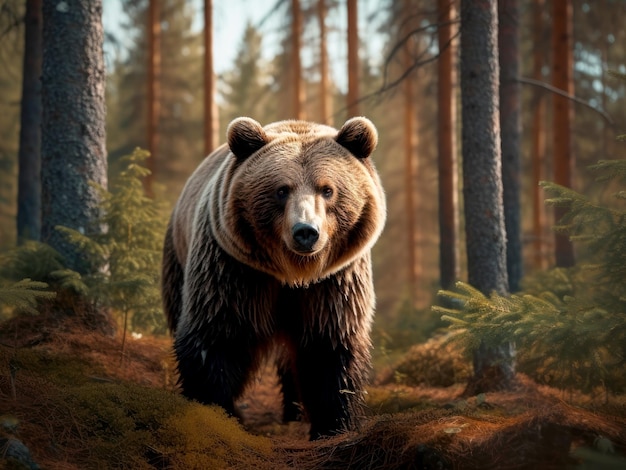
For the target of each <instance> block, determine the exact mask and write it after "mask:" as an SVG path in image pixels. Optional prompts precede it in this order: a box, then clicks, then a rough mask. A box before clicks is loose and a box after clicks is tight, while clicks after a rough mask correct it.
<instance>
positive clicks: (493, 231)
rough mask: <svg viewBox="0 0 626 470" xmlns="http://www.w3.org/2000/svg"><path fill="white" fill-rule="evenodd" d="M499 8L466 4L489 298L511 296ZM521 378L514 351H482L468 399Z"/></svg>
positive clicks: (469, 94) (473, 222) (477, 224)
mask: <svg viewBox="0 0 626 470" xmlns="http://www.w3.org/2000/svg"><path fill="white" fill-rule="evenodd" d="M497 24H498V20H497V7H496V2H494V1H484V0H462V2H461V28H462V30H461V97H462V98H461V101H462V120H463V130H462V140H463V143H462V145H463V196H464V203H465V224H466V229H465V234H466V243H467V268H468V277H469V279H468V280H469V283H470V284H471V285H472V286H474V287H476V288H477V289H479V290H480V291H481V292H483V293H485V294H491V293H492V292H494V291H495V292H497V293H499V294H506V293H507V292H508V278H507V269H506V232H505V228H504V208H503V203H502V193H503V190H502V166H501V153H500V152H501V149H500V119H499V112H498V105H499V103H498V101H499V91H498V81H499V77H498V72H499V67H498V36H497V34H498V33H497ZM514 376H515V365H514V360H513V348H512V346H511V345H509V344H507V345H502V346H501V347H496V348H487V347H485V346H484V345H482V344H481V346H480V347H479V348H478V349H477V350H476V351H474V375H473V377H472V378H471V379H470V381H469V383H468V385H467V389H466V394H470V395H472V394H476V393H480V392H486V391H490V390H498V389H506V388H509V387H510V386H511V385H512V382H513V380H514Z"/></svg>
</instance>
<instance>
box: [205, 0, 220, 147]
mask: <svg viewBox="0 0 626 470" xmlns="http://www.w3.org/2000/svg"><path fill="white" fill-rule="evenodd" d="M217 113H218V108H217V103H216V102H215V74H214V70H213V2H212V0H204V154H205V155H208V154H209V153H211V152H212V151H213V150H215V148H217V145H218V143H217V138H218V134H219V119H218V116H217Z"/></svg>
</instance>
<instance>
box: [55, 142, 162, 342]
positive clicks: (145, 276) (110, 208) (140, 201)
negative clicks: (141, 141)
mask: <svg viewBox="0 0 626 470" xmlns="http://www.w3.org/2000/svg"><path fill="white" fill-rule="evenodd" d="M147 156H148V153H147V152H146V151H143V150H140V149H136V150H135V152H133V154H131V155H129V156H126V157H123V158H122V160H121V161H122V162H123V163H126V164H127V166H126V169H125V170H124V171H122V172H121V173H120V175H119V176H118V178H117V179H116V180H115V181H114V183H113V185H112V190H111V192H108V191H106V190H105V189H104V188H98V190H99V191H100V192H101V194H102V198H103V207H102V209H103V217H102V219H101V220H100V223H101V224H103V225H105V226H106V227H107V228H108V230H107V231H106V232H105V233H102V234H98V235H96V236H92V237H88V236H86V235H83V234H82V233H80V232H78V231H76V230H72V229H68V228H61V230H62V231H63V232H64V233H65V235H66V236H67V238H68V239H69V241H70V242H71V243H73V244H74V245H75V246H77V247H78V248H79V249H81V250H82V251H84V252H85V253H87V254H88V256H89V257H91V258H95V259H98V260H100V262H101V263H103V265H106V266H107V269H106V270H103V271H100V272H98V273H95V274H92V275H90V276H86V277H84V281H85V283H86V284H87V285H88V286H89V295H90V296H91V297H93V298H94V299H96V300H97V301H98V302H99V303H101V304H102V305H104V306H106V307H109V308H111V309H113V311H114V312H117V313H118V314H119V315H121V323H122V326H123V331H124V334H123V338H125V337H126V331H127V328H128V327H131V328H133V329H134V330H139V331H144V332H151V333H163V332H165V322H164V316H163V314H162V311H161V297H160V291H159V274H160V263H161V248H162V237H161V234H163V233H165V218H164V217H162V213H163V211H162V210H161V209H162V208H161V207H160V205H159V203H157V202H155V201H154V200H153V199H150V198H148V197H146V196H145V195H144V189H143V183H142V181H143V179H144V178H145V177H146V175H147V174H149V170H147V169H146V168H145V167H144V166H142V162H143V161H144V160H145V159H146V158H147Z"/></svg>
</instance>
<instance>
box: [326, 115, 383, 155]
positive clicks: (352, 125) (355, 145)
mask: <svg viewBox="0 0 626 470" xmlns="http://www.w3.org/2000/svg"><path fill="white" fill-rule="evenodd" d="M335 140H336V141H337V143H338V144H339V145H341V146H342V147H345V148H346V149H348V150H349V151H350V152H351V153H352V154H353V155H354V156H355V157H357V158H367V157H369V156H370V155H371V154H372V152H373V151H374V149H375V148H376V145H378V131H377V130H376V127H375V126H374V124H372V121H370V120H369V119H367V118H364V117H354V118H352V119H348V120H347V121H346V123H345V124H344V125H343V126H342V127H341V129H339V133H338V134H337V138H336V139H335Z"/></svg>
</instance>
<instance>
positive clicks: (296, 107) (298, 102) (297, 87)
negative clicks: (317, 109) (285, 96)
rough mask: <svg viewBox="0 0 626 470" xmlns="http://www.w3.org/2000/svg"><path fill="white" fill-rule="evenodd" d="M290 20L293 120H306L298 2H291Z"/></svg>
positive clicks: (292, 0) (300, 15)
mask: <svg viewBox="0 0 626 470" xmlns="http://www.w3.org/2000/svg"><path fill="white" fill-rule="evenodd" d="M291 13H292V15H293V19H292V23H291V25H292V38H293V39H292V42H291V46H292V48H293V50H292V54H293V57H292V74H293V77H292V78H293V117H294V119H306V113H305V110H304V101H305V98H304V96H305V95H304V87H303V86H302V61H301V59H300V52H301V49H302V11H301V10H300V2H299V0H291Z"/></svg>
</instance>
